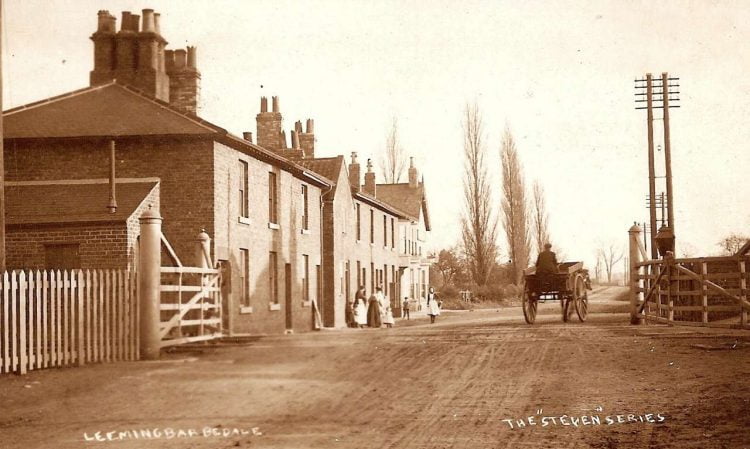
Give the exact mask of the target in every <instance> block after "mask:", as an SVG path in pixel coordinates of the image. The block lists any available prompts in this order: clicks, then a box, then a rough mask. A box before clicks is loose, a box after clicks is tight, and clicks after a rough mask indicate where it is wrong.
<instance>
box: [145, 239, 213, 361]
mask: <svg viewBox="0 0 750 449" xmlns="http://www.w3.org/2000/svg"><path fill="white" fill-rule="evenodd" d="M206 238H207V236H206ZM162 243H163V244H164V247H165V249H166V250H167V252H168V253H169V254H170V256H171V257H172V259H173V262H174V263H175V264H176V266H162V267H161V286H160V296H161V301H160V308H159V309H160V314H161V319H160V324H159V337H160V338H161V347H166V346H174V345H180V344H184V343H190V342H196V341H205V340H211V339H214V338H218V337H221V336H222V321H221V313H222V309H221V270H220V269H218V268H210V257H209V255H208V254H207V251H208V249H207V245H205V246H203V247H201V248H199V251H200V253H201V254H202V255H203V256H204V261H205V265H209V266H207V267H186V266H183V265H182V263H181V262H180V260H179V258H178V257H177V255H176V254H175V252H174V250H173V249H172V247H171V245H170V244H169V242H168V241H167V240H166V238H164V236H163V235H162Z"/></svg>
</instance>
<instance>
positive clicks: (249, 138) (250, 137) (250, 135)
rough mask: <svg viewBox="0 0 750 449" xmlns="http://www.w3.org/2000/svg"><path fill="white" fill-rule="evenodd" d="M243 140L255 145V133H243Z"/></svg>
mask: <svg viewBox="0 0 750 449" xmlns="http://www.w3.org/2000/svg"><path fill="white" fill-rule="evenodd" d="M242 138H243V139H245V140H247V141H248V142H250V143H253V133H251V132H250V131H245V132H243V133H242Z"/></svg>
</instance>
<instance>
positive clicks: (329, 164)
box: [298, 156, 344, 182]
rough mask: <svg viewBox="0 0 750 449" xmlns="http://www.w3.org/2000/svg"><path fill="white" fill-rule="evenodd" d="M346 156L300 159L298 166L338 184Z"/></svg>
mask: <svg viewBox="0 0 750 449" xmlns="http://www.w3.org/2000/svg"><path fill="white" fill-rule="evenodd" d="M343 161H344V156H334V157H319V158H315V159H300V160H299V161H298V164H300V165H301V166H303V167H305V168H307V169H310V170H312V171H314V172H315V173H318V174H319V175H321V176H324V177H325V178H327V179H330V180H332V181H333V182H336V180H337V179H339V172H340V171H341V168H342V167H343V166H344V162H343Z"/></svg>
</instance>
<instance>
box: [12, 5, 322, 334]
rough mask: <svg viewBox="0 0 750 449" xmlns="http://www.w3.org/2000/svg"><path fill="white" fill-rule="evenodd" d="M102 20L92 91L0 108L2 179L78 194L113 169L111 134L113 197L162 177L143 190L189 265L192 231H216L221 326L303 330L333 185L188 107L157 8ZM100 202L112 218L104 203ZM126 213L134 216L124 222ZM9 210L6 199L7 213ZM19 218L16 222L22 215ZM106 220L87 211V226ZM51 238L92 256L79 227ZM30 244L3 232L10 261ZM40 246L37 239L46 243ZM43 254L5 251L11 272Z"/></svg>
mask: <svg viewBox="0 0 750 449" xmlns="http://www.w3.org/2000/svg"><path fill="white" fill-rule="evenodd" d="M98 17H99V21H98V28H97V31H96V32H95V33H94V34H93V35H92V36H91V39H92V40H93V41H94V55H95V57H94V70H93V71H92V72H91V87H88V88H85V89H81V90H78V91H74V92H70V93H67V94H63V95H60V96H56V97H53V98H49V99H46V100H43V101H39V102H36V103H32V104H28V105H25V106H21V107H17V108H14V109H11V110H8V111H5V112H4V113H3V116H4V127H5V130H4V131H5V134H4V142H5V153H4V155H5V177H6V181H8V182H9V186H11V187H12V189H14V188H15V186H19V190H18V194H19V195H22V196H24V197H25V195H29V196H28V198H32V197H33V196H34V195H38V193H36V192H35V191H34V189H41V188H42V187H39V186H43V185H51V184H55V183H56V184H60V185H64V186H65V187H61V191H60V194H64V195H66V198H67V196H68V195H70V196H74V195H76V194H77V193H76V192H77V191H78V190H76V189H80V187H71V186H76V185H77V186H80V185H81V184H82V183H84V182H85V180H91V179H101V178H105V177H107V176H108V174H109V170H110V154H111V153H110V145H111V144H112V142H114V145H115V148H116V150H115V164H114V165H115V171H116V176H117V184H116V185H117V187H118V190H117V192H118V195H120V196H122V195H129V193H128V188H127V187H125V185H126V183H127V182H128V179H130V178H149V179H155V180H156V181H155V182H158V189H157V191H154V192H153V193H151V192H145V193H144V192H141V194H142V196H143V198H142V199H147V201H152V202H153V203H154V205H155V206H154V207H158V209H159V211H160V214H161V216H162V217H163V218H164V223H163V227H162V230H163V233H164V235H165V237H166V239H167V240H168V241H169V242H170V243H171V245H172V247H173V248H174V251H175V252H176V254H177V256H178V257H179V258H180V259H181V260H182V262H183V263H184V264H185V265H194V264H196V263H197V262H196V260H195V259H196V257H195V253H196V251H195V248H196V238H197V236H198V233H199V232H200V231H201V230H202V229H205V231H206V233H207V234H208V235H209V236H210V237H211V238H212V242H211V255H210V256H211V258H212V262H214V263H215V264H217V265H219V266H220V267H221V268H222V271H223V272H224V276H223V279H222V282H223V285H222V292H223V295H222V296H223V303H224V307H223V316H222V319H223V321H224V325H225V326H224V329H225V330H228V333H231V334H243V333H254V334H257V333H281V332H284V331H288V330H293V331H305V330H310V329H311V328H312V327H313V308H312V302H313V300H315V299H317V298H318V295H319V294H320V287H321V286H322V282H321V281H320V279H321V277H322V269H321V256H320V248H321V227H320V226H321V195H322V194H323V192H325V191H328V190H329V189H330V187H331V182H330V181H328V180H326V179H325V178H324V177H323V176H321V175H319V174H317V173H315V172H313V171H312V170H309V169H308V168H305V167H304V166H302V165H299V164H297V163H295V162H293V161H291V160H288V159H285V158H283V157H281V156H279V155H277V154H275V153H273V152H271V151H268V150H266V149H264V148H262V147H261V146H258V145H254V144H252V143H251V142H250V141H248V140H245V139H242V138H239V137H235V136H233V135H231V134H229V133H228V132H227V131H226V130H225V129H223V128H221V127H219V126H216V125H214V124H212V123H209V122H207V121H205V120H202V119H201V118H199V117H198V116H196V115H195V112H196V108H197V105H198V104H199V103H198V86H199V80H200V73H199V72H198V70H197V67H196V51H195V49H194V48H190V47H189V48H188V50H187V51H184V50H177V51H174V52H170V51H169V50H165V47H166V44H167V43H166V41H165V40H164V38H163V37H162V36H161V35H160V32H159V21H160V18H159V16H158V14H155V13H154V12H153V11H152V10H144V11H143V20H142V24H143V26H142V28H141V27H140V18H139V16H137V15H133V14H130V13H128V12H125V13H123V16H122V27H121V29H120V31H116V30H115V28H116V27H115V18H114V17H113V16H111V15H110V14H109V13H108V12H106V11H100V12H99V16H98ZM115 79H116V81H115ZM66 183H67V184H66ZM20 186H24V187H23V188H21V187H20ZM97 186H98V184H92V185H91V187H92V188H94V187H96V188H98V187H97ZM12 189H11V190H12ZM97 198H98V197H97ZM21 201H23V200H21ZM66 201H69V202H75V201H74V200H73V199H67V200H66ZM118 201H120V202H123V201H125V198H124V197H122V198H119V199H118ZM135 202H136V201H135V200H134V202H133V203H132V204H131V203H130V202H127V207H126V204H125V203H123V204H121V205H120V208H118V212H117V213H116V214H114V215H112V216H110V217H108V218H111V219H112V220H110V223H109V224H107V225H106V226H109V227H112V228H118V229H119V228H122V226H123V225H122V224H113V223H111V222H112V221H113V220H115V219H117V220H120V219H122V220H124V221H123V222H122V223H130V222H131V221H132V220H133V218H132V217H135V216H136V213H137V210H136V209H137V208H135V206H134V204H135ZM96 203H97V206H95V208H96V207H101V210H102V211H104V214H108V213H109V212H108V211H107V209H106V206H107V204H106V202H104V203H102V202H101V200H99V199H97V201H96ZM45 204H46V203H40V204H39V211H38V212H39V214H40V215H44V211H45V210H46V208H47V207H50V205H49V204H46V205H45ZM99 204H100V205H99ZM142 204H145V203H143V202H141V203H138V207H141V205H142ZM87 207H88V206H87ZM130 209H132V210H130ZM50 210H52V209H50ZM87 210H88V209H86V208H83V209H81V210H80V212H81V213H82V214H83V213H86V211H87ZM129 210H130V212H133V213H132V214H131V215H128V216H127V217H126V216H125V215H126V214H128V211H129ZM69 212H70V214H73V215H77V213H74V212H75V211H74V210H72V209H71V210H70V211H69ZM13 213H14V207H13V206H12V205H11V206H10V207H9V208H8V211H7V214H8V216H7V218H8V219H9V222H13V220H14V218H13V216H12V215H10V214H13ZM97 214H98V212H97ZM97 214H94V215H97ZM32 215H33V214H32ZM53 215H54V214H53ZM99 215H101V214H99ZM99 215H97V217H98V216H99ZM19 220H20V219H19ZM19 220H17V222H16V223H13V226H17V225H18V226H21V225H23V224H24V223H21V222H20V221H19ZM26 220H27V221H28V220H30V219H29V218H27V219H26ZM47 220H48V221H49V222H47V223H43V224H44V226H46V227H47V229H53V228H55V227H58V228H61V229H62V228H65V229H69V228H70V227H71V225H70V221H71V220H73V218H71V217H69V216H67V215H65V214H61V215H59V216H57V218H54V217H52V216H50V217H48V218H47ZM128 220H131V221H128ZM104 222H105V221H97V220H93V219H92V220H89V222H87V223H88V224H87V225H86V226H94V224H93V223H99V224H97V225H96V226H103V225H102V224H101V223H104ZM36 225H40V226H36ZM41 225H42V223H35V225H34V226H33V228H34V229H35V230H36V229H42V228H41ZM14 232H15V231H14ZM106 232H109V229H107V230H106ZM113 232H114V231H113ZM118 232H120V231H118ZM19 235H20V234H19ZM55 235H56V237H55V239H52V240H49V241H50V242H52V243H54V244H59V245H79V248H80V250H79V255H80V260H79V261H76V259H75V257H72V258H71V259H69V260H68V261H67V262H66V263H68V264H69V266H70V267H75V266H74V265H80V267H84V266H88V264H89V263H97V264H99V262H100V261H95V262H94V261H92V262H89V259H87V257H88V256H87V255H86V254H87V251H88V250H87V249H86V248H87V246H86V242H85V238H84V237H83V236H82V235H75V234H74V233H72V232H69V233H67V234H65V235H63V234H62V233H58V234H55ZM129 235H130V234H128V236H129ZM24 238H25V239H26V240H27V241H26V242H23V241H22V240H23V239H24ZM32 238H33V239H37V237H32ZM129 238H130V237H128V239H129ZM28 239H29V238H28V237H23V238H22V237H18V238H16V237H14V236H13V235H10V236H9V240H8V245H9V247H8V253H9V256H10V255H12V254H15V253H14V251H15V252H16V253H17V252H19V251H21V250H19V249H16V248H21V246H18V247H14V245H26V244H27V243H28ZM36 241H38V242H40V244H41V245H44V242H45V241H47V240H45V239H44V238H42V237H38V240H36ZM120 247H121V243H120V242H119V241H118V242H115V241H113V242H112V248H111V250H110V255H111V260H108V261H106V262H102V263H106V264H109V265H111V266H114V265H117V266H122V265H123V264H126V263H127V256H126V255H124V254H129V253H127V251H130V250H129V249H127V248H126V249H124V250H122V251H125V253H122V251H121V249H120ZM68 248H69V249H70V250H71V251H72V246H71V247H68ZM36 251H37V253H39V252H41V251H42V249H41V247H37V249H36ZM40 257H41V256H39V255H38V254H37V255H29V256H28V257H27V258H26V259H24V258H23V257H20V256H19V257H17V258H13V257H9V267H10V268H14V267H13V266H12V265H11V264H14V263H16V264H19V265H21V266H27V267H31V266H38V264H39V262H37V261H38V260H40V259H39V258H40ZM50 257H54V256H50Z"/></svg>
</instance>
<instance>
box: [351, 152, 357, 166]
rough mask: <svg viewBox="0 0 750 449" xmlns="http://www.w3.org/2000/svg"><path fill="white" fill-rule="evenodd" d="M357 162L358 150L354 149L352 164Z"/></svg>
mask: <svg viewBox="0 0 750 449" xmlns="http://www.w3.org/2000/svg"><path fill="white" fill-rule="evenodd" d="M356 163H357V152H356V151H352V164H356Z"/></svg>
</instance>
